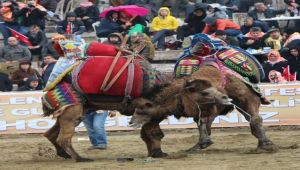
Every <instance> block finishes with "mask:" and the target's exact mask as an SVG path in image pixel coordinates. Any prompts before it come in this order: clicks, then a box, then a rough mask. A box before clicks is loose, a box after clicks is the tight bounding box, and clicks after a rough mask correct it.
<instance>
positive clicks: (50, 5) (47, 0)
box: [40, 0, 59, 12]
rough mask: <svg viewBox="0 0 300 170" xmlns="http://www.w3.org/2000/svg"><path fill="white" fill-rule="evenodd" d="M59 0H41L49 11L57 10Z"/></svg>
mask: <svg viewBox="0 0 300 170" xmlns="http://www.w3.org/2000/svg"><path fill="white" fill-rule="evenodd" d="M58 2H59V0H40V4H41V5H42V6H43V7H45V8H46V9H47V10H48V11H52V12H55V10H56V7H57V3H58Z"/></svg>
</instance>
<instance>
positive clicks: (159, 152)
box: [151, 148, 168, 158]
mask: <svg viewBox="0 0 300 170" xmlns="http://www.w3.org/2000/svg"><path fill="white" fill-rule="evenodd" d="M166 156H168V154H167V153H164V152H163V151H162V150H161V149H160V148H159V149H153V150H152V154H151V157H152V158H163V157H166Z"/></svg>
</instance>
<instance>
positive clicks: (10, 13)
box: [0, 0, 20, 45]
mask: <svg viewBox="0 0 300 170" xmlns="http://www.w3.org/2000/svg"><path fill="white" fill-rule="evenodd" d="M1 5H2V6H1V8H0V14H1V17H0V21H1V22H0V31H1V33H2V36H3V39H4V44H5V45H7V40H8V38H9V37H10V36H11V33H10V31H9V29H8V28H11V29H14V30H16V31H20V25H19V23H18V21H17V19H18V18H17V14H18V11H19V7H18V4H17V3H16V2H15V1H13V0H10V1H6V2H3V3H2V4H1Z"/></svg>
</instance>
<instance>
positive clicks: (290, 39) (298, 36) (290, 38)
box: [282, 29, 300, 48]
mask: <svg viewBox="0 0 300 170" xmlns="http://www.w3.org/2000/svg"><path fill="white" fill-rule="evenodd" d="M282 39H283V41H284V45H283V46H284V47H285V48H291V47H299V46H300V33H299V32H295V31H294V30H293V29H285V30H284V32H283V36H282Z"/></svg>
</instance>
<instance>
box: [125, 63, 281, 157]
mask: <svg viewBox="0 0 300 170" xmlns="http://www.w3.org/2000/svg"><path fill="white" fill-rule="evenodd" d="M189 79H191V80H205V81H209V82H211V83H212V85H213V87H215V88H217V89H218V91H221V92H222V93H224V94H227V95H228V97H229V98H230V99H232V103H233V104H234V105H235V106H236V108H237V110H238V111H239V112H240V113H241V114H242V115H243V116H244V117H245V118H246V120H247V121H249V123H250V128H251V133H252V135H254V136H255V137H256V138H257V139H258V146H257V147H258V148H260V149H264V150H267V151H272V150H273V149H275V148H276V147H275V145H274V144H273V143H272V141H271V140H270V139H268V138H267V137H266V135H265V131H264V129H263V126H262V118H261V116H260V115H259V107H260V105H261V103H263V104H268V103H264V102H266V101H264V100H262V98H261V96H260V94H258V93H257V92H254V90H253V89H252V87H249V85H247V84H245V83H244V82H243V81H242V80H241V79H239V78H237V77H236V76H234V75H231V74H225V73H224V72H222V71H221V70H219V69H218V68H216V67H214V66H211V65H206V66H203V67H200V69H199V70H198V71H196V72H194V73H193V74H192V75H191V76H190V77H189ZM193 89H197V88H193ZM184 100H187V99H184V98H182V97H181V96H177V97H176V98H173V99H168V98H163V99H162V100H160V101H159V102H158V103H155V102H153V101H148V102H145V101H144V106H141V107H140V108H137V109H136V112H135V113H134V115H133V116H132V120H131V121H130V123H131V124H132V125H133V126H136V125H137V124H142V125H143V126H146V125H148V123H149V122H151V121H152V120H155V119H158V118H159V120H161V121H162V120H163V119H164V118H166V117H167V116H169V115H174V116H175V117H177V118H179V117H193V118H194V121H195V122H196V123H197V126H198V130H199V133H200V138H199V141H198V143H197V144H196V145H195V146H193V147H192V148H191V149H204V148H207V147H208V146H209V145H211V144H212V143H213V142H212V140H211V139H210V135H211V125H212V122H213V120H214V119H215V118H216V116H218V115H220V114H222V115H223V114H227V113H228V112H230V111H232V110H233V106H232V105H222V104H213V103H210V102H204V103H203V102H201V101H197V103H194V104H193V103H190V104H193V105H194V107H192V106H190V107H188V108H186V107H184V108H181V110H184V112H179V111H178V107H176V105H180V103H181V102H182V101H184ZM154 101H156V100H154ZM195 105H196V106H197V107H198V109H194V108H195ZM199 106H200V107H199ZM197 107H196V108H197ZM156 125H157V127H155V128H157V129H159V122H157V124H156ZM153 128H154V127H153ZM161 133H162V132H161Z"/></svg>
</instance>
